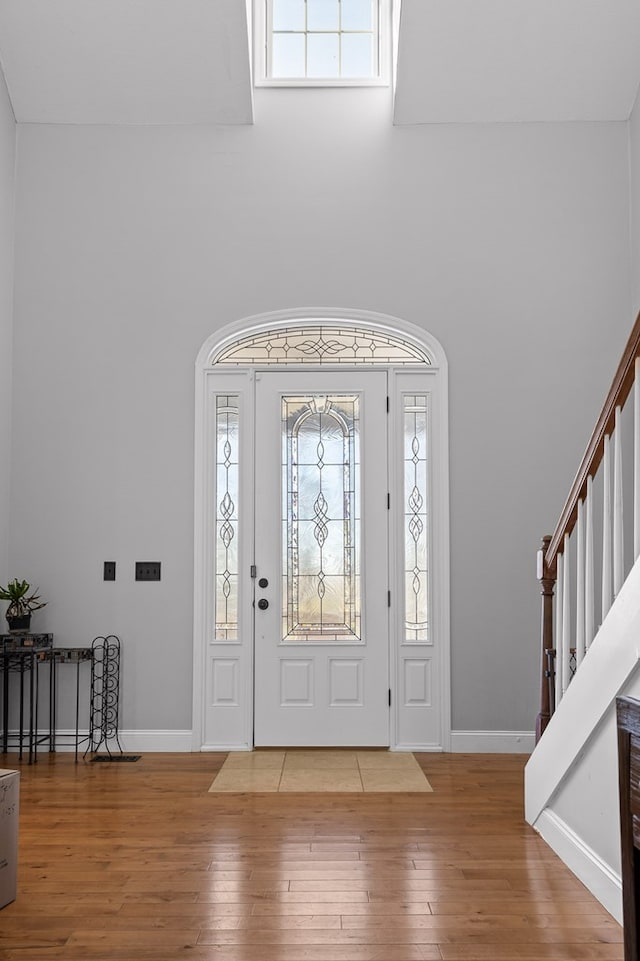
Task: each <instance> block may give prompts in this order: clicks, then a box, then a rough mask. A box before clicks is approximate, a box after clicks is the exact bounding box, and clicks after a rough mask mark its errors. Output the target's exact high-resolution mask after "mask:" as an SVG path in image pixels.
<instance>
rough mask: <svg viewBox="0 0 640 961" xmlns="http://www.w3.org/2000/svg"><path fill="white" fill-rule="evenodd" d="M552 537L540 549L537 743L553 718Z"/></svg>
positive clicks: (544, 541) (553, 585)
mask: <svg viewBox="0 0 640 961" xmlns="http://www.w3.org/2000/svg"><path fill="white" fill-rule="evenodd" d="M550 543H551V537H550V536H549V535H548V534H547V535H546V536H545V537H543V538H542V547H541V548H540V550H539V551H538V570H537V574H538V580H539V581H540V594H541V595H542V621H541V641H542V643H541V655H542V659H541V664H540V680H541V684H540V713H539V714H538V717H537V718H536V744H537V743H538V741H539V740H540V738H541V736H542V734H543V733H544V729H545V728H546V726H547V724H548V723H549V721H550V720H551V714H552V713H553V705H552V703H551V671H552V667H553V660H552V657H553V655H552V654H551V653H550V652H551V651H552V650H553V591H554V587H555V583H556V578H555V576H554V575H553V574H552V572H551V571H550V570H549V567H548V566H547V557H546V555H547V550H548V548H549V544H550Z"/></svg>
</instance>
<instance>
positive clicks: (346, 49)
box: [256, 0, 388, 86]
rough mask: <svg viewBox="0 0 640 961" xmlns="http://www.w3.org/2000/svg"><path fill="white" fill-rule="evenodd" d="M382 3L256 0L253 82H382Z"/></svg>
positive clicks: (383, 0)
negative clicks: (254, 79) (255, 56)
mask: <svg viewBox="0 0 640 961" xmlns="http://www.w3.org/2000/svg"><path fill="white" fill-rule="evenodd" d="M387 3H388V0H258V5H257V10H256V13H257V16H256V21H257V22H256V31H257V33H258V35H259V36H261V39H260V40H259V41H258V46H257V54H258V56H257V58H256V59H257V61H258V62H257V64H256V66H257V68H258V69H257V71H256V76H257V82H258V83H260V82H262V83H266V84H273V85H279V84H281V85H284V86H289V85H298V84H301V85H309V86H314V85H315V86H322V85H345V86H349V85H371V84H380V83H386V82H387V80H386V76H385V74H386V62H387V57H386V56H385V45H386V35H387V30H386V29H385V27H386V11H387Z"/></svg>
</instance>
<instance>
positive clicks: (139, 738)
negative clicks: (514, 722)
mask: <svg viewBox="0 0 640 961" xmlns="http://www.w3.org/2000/svg"><path fill="white" fill-rule="evenodd" d="M45 733H46V732H44V731H42V732H41V734H40V735H39V736H40V737H42V736H44V734H45ZM87 733H88V732H87V731H86V730H85V731H80V732H79V736H80V738H81V742H80V750H81V752H82V753H84V751H85V749H86V746H87V745H86V740H82V738H85V739H86V737H87ZM11 736H12V737H13V736H14V735H13V734H12V735H11ZM56 737H57V742H56V750H57V751H60V753H63V752H66V751H73V750H74V749H75V745H74V737H75V732H74V731H73V730H67V729H65V730H62V729H60V730H58V732H57V734H56ZM119 737H120V744H121V745H122V750H123V751H124V752H125V753H126V754H132V753H136V754H142V753H144V752H145V751H147V752H149V753H160V752H165V753H191V752H192V751H193V740H192V734H191V731H180V730H178V731H175V730H173V731H171V730H169V731H163V730H155V729H154V730H151V731H120V733H119ZM114 744H115V741H110V742H109V748H110V750H114ZM534 744H535V734H534V732H533V731H452V732H451V751H452V752H453V753H455V754H530V753H531V752H532V751H533V748H534ZM25 748H26V744H25ZM115 749H116V750H117V745H116V747H115ZM10 750H11V751H12V753H13V752H14V751H15V750H16V749H15V748H10ZM46 750H47V746H46V744H43V745H41V747H40V748H39V751H42V752H43V753H44V752H45V751H46ZM100 750H101V751H102V747H101V748H100ZM201 750H203V751H238V750H240V751H247V750H249V751H250V750H251V748H250V747H249V746H248V745H237V744H236V745H231V744H230V745H215V746H213V745H212V746H208V745H207V746H204V747H203V748H201ZM394 750H396V751H403V750H406V751H416V752H417V751H435V752H438V751H441V750H442V748H440V747H435V746H434V747H424V746H423V747H418V746H416V745H415V744H413V745H409V744H408V745H398V746H397V747H396V748H395V749H394Z"/></svg>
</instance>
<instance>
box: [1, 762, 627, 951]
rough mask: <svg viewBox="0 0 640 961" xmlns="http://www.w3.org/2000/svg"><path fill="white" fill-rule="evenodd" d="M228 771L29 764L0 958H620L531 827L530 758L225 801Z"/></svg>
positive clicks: (612, 936)
mask: <svg viewBox="0 0 640 961" xmlns="http://www.w3.org/2000/svg"><path fill="white" fill-rule="evenodd" d="M224 758H225V755H223V754H208V755H207V754H193V755H190V754H147V755H143V757H142V759H141V760H140V761H138V762H136V763H124V764H92V763H86V762H85V763H79V764H78V765H75V764H74V763H73V758H72V757H71V756H70V755H64V754H63V755H57V756H51V757H50V756H48V755H41V756H40V757H39V760H38V763H37V765H33V766H31V767H29V766H26V765H23V766H22V767H20V770H21V816H20V860H19V869H18V899H17V901H16V902H15V903H14V904H11V905H9V906H7V907H6V908H4V909H3V910H2V911H0V959H2V961H8V959H11V961H18V959H21V961H27V959H32V961H33V959H37V961H46V959H48V958H63V959H69V961H72V959H73V961H100V959H104V958H110V959H118V961H173V959H186V958H189V959H195V961H249V959H251V961H429V959H441V961H510V959H514V961H515V959H527V961H537V959H547V961H622V958H623V948H622V929H621V928H620V926H619V925H618V924H617V923H616V922H615V921H613V919H612V918H611V917H610V916H609V915H608V914H607V912H606V911H605V910H604V909H603V908H602V907H600V905H599V904H598V902H597V901H595V900H594V899H593V898H592V897H591V895H590V894H589V893H588V892H587V891H586V889H585V888H584V887H583V886H582V885H581V884H580V883H579V882H578V881H577V880H576V879H575V878H574V876H573V875H572V874H571V873H570V872H569V871H568V870H567V869H566V868H565V867H564V866H563V865H562V864H561V862H560V861H559V860H558V859H557V858H556V857H555V855H554V854H553V853H552V852H551V851H550V849H549V848H547V846H546V845H545V844H544V842H543V841H541V840H540V839H539V838H538V836H537V835H536V834H535V832H534V831H533V830H532V829H531V828H530V827H529V826H528V825H527V824H525V822H524V820H523V816H522V769H523V766H524V762H525V760H526V759H525V758H524V757H520V756H518V757H515V756H513V755H491V756H488V755H461V754H458V755H431V754H428V755H418V760H419V762H420V764H421V765H422V766H423V767H424V769H425V771H426V773H427V777H428V778H429V781H430V782H431V784H432V786H433V790H434V793H433V794H415V795H401V794H394V795H391V794H350V795H346V794H343V795H340V794H335V795H330V794H329V795H320V794H290V795H287V794H271V795H258V794H256V795H249V794H245V795H232V794H231V795H225V794H209V793H208V788H209V785H210V784H211V782H212V780H213V778H214V776H215V774H216V772H217V770H218V769H219V767H220V765H221V764H222V762H223V760H224ZM0 764H1V765H2V766H3V767H16V766H17V765H16V762H15V757H13V756H12V755H5V756H4V757H3V758H2V760H1V761H0Z"/></svg>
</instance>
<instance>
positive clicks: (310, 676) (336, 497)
mask: <svg viewBox="0 0 640 961" xmlns="http://www.w3.org/2000/svg"><path fill="white" fill-rule="evenodd" d="M255 404H256V406H255V575H256V577H255V580H254V584H255V601H254V603H255V608H254V610H255V614H254V618H255V620H254V624H255V651H254V686H255V689H254V704H255V711H254V738H255V744H256V745H257V746H269V745H271V746H275V745H283V746H284V745H291V746H295V745H305V746H347V745H349V746H372V745H388V744H389V607H388V588H389V577H388V556H389V551H388V516H389V512H388V494H387V492H388V490H389V485H388V468H387V451H388V443H387V420H388V418H387V373H386V371H384V370H373V371H371V370H362V369H359V370H355V371H354V370H345V371H342V370H341V371H327V372H321V371H317V372H316V371H309V370H302V371H292V370H288V371H283V370H282V369H278V370H272V371H263V372H256V391H255Z"/></svg>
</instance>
